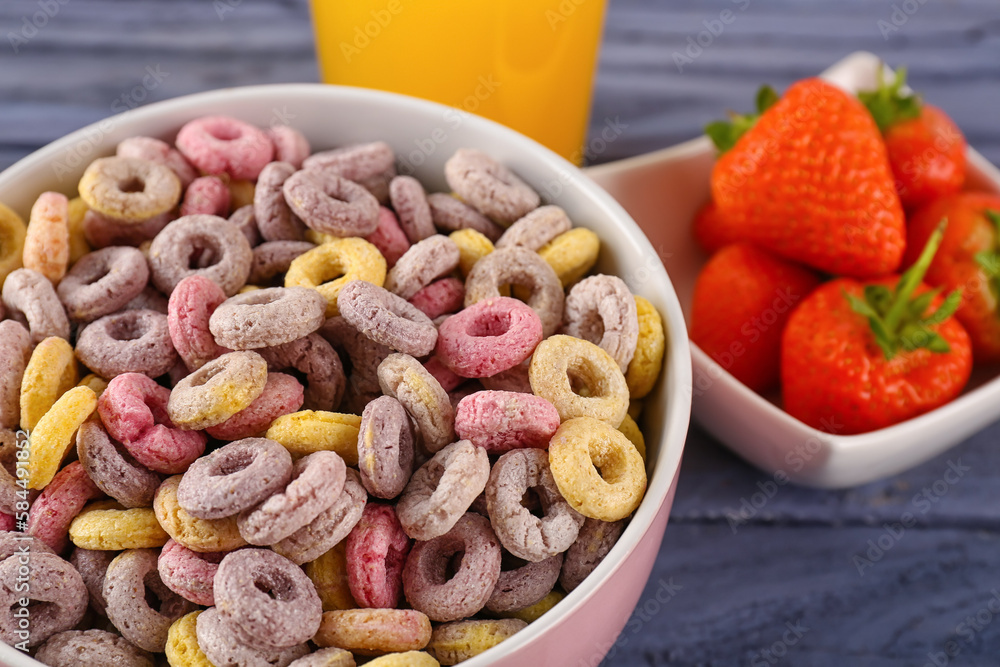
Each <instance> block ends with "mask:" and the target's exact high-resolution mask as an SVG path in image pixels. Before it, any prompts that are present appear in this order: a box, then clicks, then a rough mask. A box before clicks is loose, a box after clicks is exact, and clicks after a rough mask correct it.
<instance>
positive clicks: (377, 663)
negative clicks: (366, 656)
mask: <svg viewBox="0 0 1000 667" xmlns="http://www.w3.org/2000/svg"><path fill="white" fill-rule="evenodd" d="M365 667H441V663H440V662H438V661H437V660H435V659H434V658H433V657H432V656H431V655H430V654H429V653H424V652H423V651H407V652H406V653H390V654H389V655H383V656H382V657H381V658H375V659H374V660H372V661H370V662H366V663H365Z"/></svg>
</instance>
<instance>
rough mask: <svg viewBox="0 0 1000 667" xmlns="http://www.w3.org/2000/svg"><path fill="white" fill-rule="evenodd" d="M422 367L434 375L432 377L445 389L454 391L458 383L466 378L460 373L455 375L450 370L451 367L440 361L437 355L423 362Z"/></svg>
mask: <svg viewBox="0 0 1000 667" xmlns="http://www.w3.org/2000/svg"><path fill="white" fill-rule="evenodd" d="M424 368H426V369H427V372H428V373H430V374H431V375H432V376H434V379H435V380H437V381H438V384H440V385H441V388H442V389H444V390H445V391H454V390H455V389H457V388H458V386H459V385H460V384H462V383H463V382H465V381H466V380H467V379H468V378H464V377H462V376H461V375H456V374H455V373H452V372H451V369H450V368H448V367H447V366H445V365H444V363H442V361H441V360H440V359H438V358H437V357H431V358H430V359H428V360H427V361H425V362H424Z"/></svg>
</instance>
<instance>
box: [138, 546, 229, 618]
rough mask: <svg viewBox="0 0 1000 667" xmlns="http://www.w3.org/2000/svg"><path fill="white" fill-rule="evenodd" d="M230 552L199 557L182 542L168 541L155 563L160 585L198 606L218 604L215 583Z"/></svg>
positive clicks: (200, 554) (202, 554) (218, 552)
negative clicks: (220, 567) (224, 558)
mask: <svg viewBox="0 0 1000 667" xmlns="http://www.w3.org/2000/svg"><path fill="white" fill-rule="evenodd" d="M227 553H229V552H227V551H217V552H214V553H198V552H197V551H191V550H190V549H188V548H187V547H185V546H184V545H183V544H181V543H180V542H175V541H173V540H168V541H167V543H166V544H164V545H163V551H161V552H160V556H159V558H157V560H156V569H157V571H158V572H159V573H160V581H162V582H163V584H164V585H165V586H166V587H167V588H169V589H170V590H172V591H173V592H174V593H177V595H180V596H181V597H182V598H184V599H185V600H190V601H191V602H194V603H195V604H200V605H205V606H207V607H211V606H212V605H214V604H215V589H214V586H213V580H214V579H215V573H216V571H217V570H218V569H219V563H220V562H221V561H222V559H223V557H225V555H226V554H227Z"/></svg>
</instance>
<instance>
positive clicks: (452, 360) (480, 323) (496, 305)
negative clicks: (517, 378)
mask: <svg viewBox="0 0 1000 667" xmlns="http://www.w3.org/2000/svg"><path fill="white" fill-rule="evenodd" d="M541 340H542V321H541V319H539V317H538V314H537V313H535V311H534V310H532V309H531V307H529V306H528V305H526V304H525V303H523V302H521V301H518V300H517V299H512V298H510V297H504V296H501V297H496V298H493V299H484V300H483V301H479V302H477V303H474V304H472V305H470V306H469V307H468V308H466V309H464V310H462V311H461V312H459V313H457V314H455V315H452V316H451V317H449V318H448V319H447V320H445V321H444V322H442V323H441V327H440V328H439V329H438V342H437V355H438V357H440V358H441V361H442V362H444V364H445V366H447V367H448V368H450V369H451V370H452V371H454V372H455V373H457V374H458V375H461V376H462V377H468V378H479V377H489V376H491V375H496V374H497V373H500V372H501V371H505V370H508V369H510V368H513V367H514V366H517V365H518V364H520V363H521V362H522V361H524V360H525V359H527V358H528V357H530V356H531V353H532V352H533V351H534V349H535V346H537V345H538V343H540V342H541Z"/></svg>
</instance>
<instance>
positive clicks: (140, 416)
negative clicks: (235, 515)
mask: <svg viewBox="0 0 1000 667" xmlns="http://www.w3.org/2000/svg"><path fill="white" fill-rule="evenodd" d="M169 399H170V390H169V389H167V388H166V387H163V386H160V385H158V384H157V383H156V381H154V380H151V379H150V378H148V377H147V376H145V375H142V374H141V373H123V374H121V375H118V376H116V377H115V378H114V379H112V380H111V382H109V383H108V388H107V389H105V390H104V393H103V394H101V397H100V399H98V401H97V411H98V413H99V414H100V415H101V421H102V422H104V427H105V428H106V429H107V431H108V434H109V435H110V436H111V437H112V438H114V439H115V440H118V441H119V442H121V443H122V444H123V445H125V448H126V449H128V451H129V454H131V455H132V456H133V457H135V460H136V461H138V462H139V463H141V464H142V465H144V466H146V467H147V468H149V469H150V470H155V471H157V472H162V473H167V474H169V475H174V474H177V473H182V472H184V471H185V470H186V469H187V467H188V466H189V465H190V464H191V463H192V462H193V461H194V460H195V459H197V458H198V457H199V456H201V455H202V454H203V453H204V451H205V442H206V439H205V434H204V433H202V432H201V431H183V430H181V429H179V428H177V427H175V426H174V423H173V422H172V421H171V420H170V417H169V415H168V414H167V402H168V401H169Z"/></svg>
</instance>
